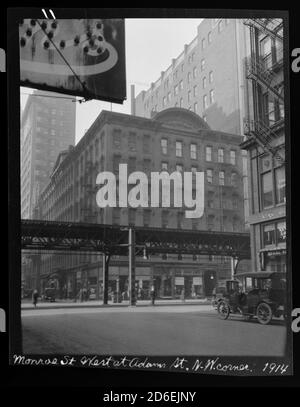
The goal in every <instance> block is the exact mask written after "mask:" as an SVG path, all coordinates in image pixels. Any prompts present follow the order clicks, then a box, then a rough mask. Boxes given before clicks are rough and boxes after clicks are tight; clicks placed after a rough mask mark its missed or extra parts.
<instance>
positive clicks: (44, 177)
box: [21, 91, 76, 219]
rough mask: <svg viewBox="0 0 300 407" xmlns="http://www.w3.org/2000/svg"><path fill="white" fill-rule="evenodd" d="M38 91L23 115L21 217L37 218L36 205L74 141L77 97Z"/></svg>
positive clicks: (30, 97) (29, 100)
mask: <svg viewBox="0 0 300 407" xmlns="http://www.w3.org/2000/svg"><path fill="white" fill-rule="evenodd" d="M66 98H68V96H65V97H64V96H63V95H59V94H56V93H52V92H51V93H50V92H42V91H35V92H34V93H33V94H32V95H30V96H29V97H28V100H27V103H26V106H25V109H24V111H23V114H22V118H21V218H22V219H28V218H34V207H35V205H36V203H37V200H38V197H39V195H40V193H41V192H42V190H43V188H44V187H45V186H46V185H47V184H48V183H49V180H50V178H49V177H50V174H51V171H52V168H53V166H54V164H55V161H56V159H57V156H58V154H59V152H60V151H61V150H65V149H66V148H68V146H69V145H72V146H74V144H75V115H76V103H75V102H74V101H73V100H74V99H73V98H72V99H71V97H70V100H67V99H66Z"/></svg>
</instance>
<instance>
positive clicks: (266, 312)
mask: <svg viewBox="0 0 300 407" xmlns="http://www.w3.org/2000/svg"><path fill="white" fill-rule="evenodd" d="M256 316H257V319H258V322H259V323H260V324H263V325H267V324H269V323H270V322H271V320H272V317H273V311H272V308H271V307H270V305H269V304H267V303H266V302H261V303H260V304H258V306H257V309H256Z"/></svg>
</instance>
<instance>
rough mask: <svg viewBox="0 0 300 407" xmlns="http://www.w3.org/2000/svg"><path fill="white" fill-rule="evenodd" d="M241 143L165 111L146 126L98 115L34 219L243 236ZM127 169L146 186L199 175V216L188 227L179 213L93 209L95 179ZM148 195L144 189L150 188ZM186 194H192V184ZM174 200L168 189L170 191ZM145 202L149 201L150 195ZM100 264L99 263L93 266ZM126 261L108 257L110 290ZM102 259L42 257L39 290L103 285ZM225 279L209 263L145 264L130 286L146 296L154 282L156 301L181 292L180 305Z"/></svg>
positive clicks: (181, 112)
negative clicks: (153, 180)
mask: <svg viewBox="0 0 300 407" xmlns="http://www.w3.org/2000/svg"><path fill="white" fill-rule="evenodd" d="M240 142H241V137H240V136H237V135H233V134H228V133H225V132H220V131H214V130H211V129H210V128H209V126H208V125H207V123H205V122H204V121H203V120H202V119H201V118H200V117H199V116H198V115H196V114H195V113H193V112H191V111H188V110H186V109H181V108H171V109H167V110H164V111H162V112H160V113H158V114H157V115H156V116H155V117H153V118H152V119H149V118H141V117H137V116H130V115H125V114H120V113H112V112H107V111H102V112H101V114H100V115H99V116H98V118H97V119H96V121H95V122H94V124H93V125H92V126H91V127H90V129H89V130H88V131H87V132H86V134H85V135H84V137H83V138H82V139H81V140H80V141H79V143H78V144H77V145H76V146H75V147H74V148H73V149H70V150H69V151H66V152H62V153H61V154H60V156H59V157H58V159H57V162H56V165H55V166H54V169H53V173H52V175H51V181H50V182H49V184H48V185H47V186H46V188H45V189H44V190H43V192H42V194H41V199H40V218H41V219H44V220H56V221H74V222H92V223H100V224H117V225H124V226H125V225H130V224H132V225H136V226H145V227H148V226H151V227H160V228H174V229H180V228H182V229H198V230H212V231H228V232H233V231H234V232H243V231H244V208H243V182H242V154H241V150H240V148H239V145H240ZM122 163H126V164H128V175H129V174H130V173H132V172H134V171H142V172H143V173H145V174H146V175H147V176H148V180H150V173H151V172H154V171H157V172H161V171H167V172H169V173H170V174H171V173H173V172H176V173H177V172H178V173H182V172H184V171H185V172H187V171H191V172H195V171H198V172H201V171H202V172H204V174H205V212H204V215H203V216H202V217H201V218H195V219H188V218H186V217H185V213H184V209H183V208H181V207H180V208H176V207H170V208H165V207H162V206H161V205H160V207H158V208H151V206H150V205H149V207H147V208H142V207H138V208H131V207H126V208H120V207H115V208H112V207H108V206H107V207H105V208H102V209H101V208H99V207H98V206H97V203H96V194H97V191H98V190H99V188H100V186H97V185H96V178H97V175H98V174H99V173H100V172H103V171H109V172H112V173H113V174H115V175H116V177H117V185H118V182H119V181H118V180H119V165H120V164H122ZM148 186H149V188H150V185H149V184H148ZM192 188H193V189H194V188H195V184H194V183H193V185H192ZM171 195H172V189H171ZM149 197H150V195H149ZM99 257H100V258H99ZM127 262H128V259H126V258H121V257H117V256H115V257H113V258H112V259H111V263H110V272H109V280H110V281H109V287H110V289H111V290H112V291H115V290H116V289H118V290H120V291H121V292H123V291H125V292H126V290H127V284H128V264H127ZM101 267H102V261H101V256H99V255H91V254H84V253H83V254H78V255H76V254H74V255H68V256H66V255H63V254H62V255H59V254H54V255H53V254H49V255H43V257H42V266H41V279H42V280H41V281H42V285H43V286H44V287H45V285H47V284H48V280H47V279H48V278H49V276H51V273H52V274H53V273H54V274H56V277H57V276H58V277H59V278H61V281H62V282H61V283H59V285H60V287H64V290H65V293H66V295H67V296H69V297H70V296H74V295H75V291H76V290H77V289H78V287H83V286H89V287H92V286H94V287H95V286H97V285H99V284H101V281H102V271H100V272H99V270H101ZM230 276H231V261H230V259H227V258H218V257H208V256H197V257H195V256H181V259H179V258H178V256H171V255H168V256H164V257H163V258H162V257H159V256H151V258H150V259H148V260H145V259H141V258H138V259H137V261H136V280H137V284H138V286H139V288H140V289H141V291H142V292H144V293H148V291H149V288H150V283H151V281H153V280H155V284H156V289H157V292H158V295H159V296H160V297H173V298H175V297H176V296H177V295H179V294H180V293H181V292H182V290H184V292H185V295H186V297H192V296H201V295H210V294H211V291H212V289H213V288H214V286H215V285H216V283H217V281H218V280H223V279H226V278H228V277H230Z"/></svg>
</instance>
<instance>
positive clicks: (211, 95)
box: [209, 89, 215, 104]
mask: <svg viewBox="0 0 300 407" xmlns="http://www.w3.org/2000/svg"><path fill="white" fill-rule="evenodd" d="M209 95H210V104H212V103H214V102H215V93H214V90H213V89H211V90H210V92H209Z"/></svg>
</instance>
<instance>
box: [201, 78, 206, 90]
mask: <svg viewBox="0 0 300 407" xmlns="http://www.w3.org/2000/svg"><path fill="white" fill-rule="evenodd" d="M202 88H203V89H205V88H206V76H204V78H203V79H202Z"/></svg>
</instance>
